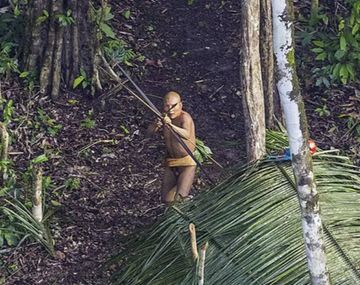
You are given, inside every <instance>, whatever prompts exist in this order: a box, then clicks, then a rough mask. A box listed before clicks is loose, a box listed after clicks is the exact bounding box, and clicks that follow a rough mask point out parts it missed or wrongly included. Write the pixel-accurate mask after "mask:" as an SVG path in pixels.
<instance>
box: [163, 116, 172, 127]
mask: <svg viewBox="0 0 360 285" xmlns="http://www.w3.org/2000/svg"><path fill="white" fill-rule="evenodd" d="M162 121H163V122H164V124H168V125H170V124H171V119H170V118H169V116H168V115H166V114H165V115H164V117H163V119H162Z"/></svg>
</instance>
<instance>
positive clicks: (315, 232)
mask: <svg viewBox="0 0 360 285" xmlns="http://www.w3.org/2000/svg"><path fill="white" fill-rule="evenodd" d="M291 5H292V2H291V1H290V0H272V10H273V29H274V32H273V39H274V53H275V58H276V65H277V74H278V79H277V80H278V81H277V88H278V91H279V95H280V100H281V106H282V108H283V112H284V116H285V122H286V129H287V132H288V136H289V144H290V150H291V155H292V166H293V170H294V174H295V179H296V184H297V191H298V197H299V201H300V207H301V212H302V227H303V234H304V239H305V247H306V256H307V261H308V267H309V272H310V275H311V280H312V284H313V285H326V284H330V282H329V273H328V270H327V267H326V255H325V243H324V239H323V228H322V223H321V217H320V209H319V200H318V199H319V195H318V193H317V190H316V184H315V181H314V174H313V170H312V159H311V156H310V153H309V149H308V146H307V139H308V131H307V121H306V115H305V109H304V103H303V100H302V97H301V93H300V87H299V84H298V78H297V75H296V69H295V52H294V42H293V34H292V33H293V13H292V6H291Z"/></svg>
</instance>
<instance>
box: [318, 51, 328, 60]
mask: <svg viewBox="0 0 360 285" xmlns="http://www.w3.org/2000/svg"><path fill="white" fill-rule="evenodd" d="M326 56H327V53H326V52H322V53H319V54H318V55H317V56H316V57H315V59H316V60H321V61H322V60H325V59H326Z"/></svg>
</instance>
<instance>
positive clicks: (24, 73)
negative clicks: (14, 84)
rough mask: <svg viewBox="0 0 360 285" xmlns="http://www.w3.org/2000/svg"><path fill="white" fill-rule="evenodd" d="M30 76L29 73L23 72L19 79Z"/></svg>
mask: <svg viewBox="0 0 360 285" xmlns="http://www.w3.org/2000/svg"><path fill="white" fill-rule="evenodd" d="M28 75H29V71H23V72H21V73H20V74H19V77H20V78H25V77H27V76H28Z"/></svg>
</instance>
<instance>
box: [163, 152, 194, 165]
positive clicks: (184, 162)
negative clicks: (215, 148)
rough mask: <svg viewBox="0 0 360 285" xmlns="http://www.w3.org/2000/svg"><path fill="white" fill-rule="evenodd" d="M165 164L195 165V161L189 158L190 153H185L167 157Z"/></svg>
mask: <svg viewBox="0 0 360 285" xmlns="http://www.w3.org/2000/svg"><path fill="white" fill-rule="evenodd" d="M166 165H167V166H169V167H178V166H195V165H196V162H195V161H194V160H193V159H192V158H191V156H190V155H187V156H184V157H180V158H167V159H166Z"/></svg>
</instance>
